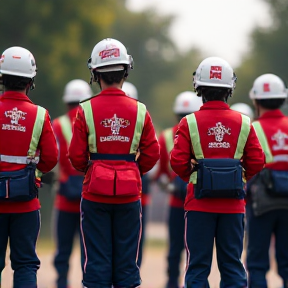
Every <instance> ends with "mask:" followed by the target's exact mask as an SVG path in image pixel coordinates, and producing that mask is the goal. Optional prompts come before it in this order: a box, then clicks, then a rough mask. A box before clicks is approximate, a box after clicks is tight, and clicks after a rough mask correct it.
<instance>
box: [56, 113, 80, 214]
mask: <svg viewBox="0 0 288 288" xmlns="http://www.w3.org/2000/svg"><path fill="white" fill-rule="evenodd" d="M76 112H77V108H74V109H72V110H70V111H69V112H68V113H67V116H68V117H69V118H70V122H71V127H72V125H73V122H74V120H75V117H76ZM53 129H54V132H55V135H56V138H57V142H58V147H59V174H60V175H59V181H60V182H66V181H67V180H68V177H69V176H71V175H83V172H79V171H77V170H75V168H74V167H73V166H72V165H71V162H70V161H69V158H68V144H67V141H66V139H65V137H64V135H63V132H62V128H61V125H60V123H59V118H56V119H55V120H54V121H53ZM54 207H55V208H57V209H58V210H61V211H66V212H75V213H76V212H79V211H80V200H79V201H78V200H76V201H69V200H68V199H67V198H66V197H65V196H63V195H60V194H58V193H57V194H56V198H55V202H54Z"/></svg>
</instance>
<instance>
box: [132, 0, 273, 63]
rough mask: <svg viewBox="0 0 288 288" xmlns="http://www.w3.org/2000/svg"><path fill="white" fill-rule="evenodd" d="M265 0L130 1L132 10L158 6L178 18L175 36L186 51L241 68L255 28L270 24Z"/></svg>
mask: <svg viewBox="0 0 288 288" xmlns="http://www.w3.org/2000/svg"><path fill="white" fill-rule="evenodd" d="M263 2H264V1H263V0H262V1H261V0H128V1H127V5H128V8H129V9H131V10H133V11H141V10H143V9H145V8H147V7H155V9H156V11H157V12H158V13H159V14H160V15H161V14H164V15H166V14H172V15H176V19H175V21H174V22H173V25H172V27H171V37H172V39H173V40H174V41H175V43H176V44H177V46H178V48H179V49H180V50H182V51H185V50H187V49H189V48H190V47H193V46H197V47H199V48H200V49H201V50H202V51H203V52H204V53H205V56H218V57H222V58H224V59H225V60H227V61H228V62H229V63H230V64H231V65H232V66H234V67H235V66H237V65H238V64H239V62H240V60H241V56H242V55H243V53H244V52H245V51H247V50H248V49H249V33H250V32H251V31H252V29H253V27H255V25H260V26H264V27H265V26H268V25H270V23H271V22H270V17H269V10H268V7H267V6H266V5H265V4H264V3H263Z"/></svg>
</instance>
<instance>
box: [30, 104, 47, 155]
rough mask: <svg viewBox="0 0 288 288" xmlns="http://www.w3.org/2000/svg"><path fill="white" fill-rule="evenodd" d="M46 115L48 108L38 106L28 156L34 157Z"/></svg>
mask: <svg viewBox="0 0 288 288" xmlns="http://www.w3.org/2000/svg"><path fill="white" fill-rule="evenodd" d="M45 115H46V109H44V108H43V107H41V106H38V107H37V115H36V120H35V123H34V127H33V132H32V137H31V142H30V146H29V150H28V157H30V158H34V157H35V154H36V151H37V147H38V143H39V140H40V137H41V133H42V129H43V125H44V121H45Z"/></svg>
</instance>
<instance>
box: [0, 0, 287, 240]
mask: <svg viewBox="0 0 288 288" xmlns="http://www.w3.org/2000/svg"><path fill="white" fill-rule="evenodd" d="M263 1H265V2H267V3H268V4H269V5H270V8H271V9H270V11H271V17H272V20H273V21H271V23H272V25H271V26H270V27H267V28H259V27H255V29H254V31H253V32H252V34H251V37H250V45H249V46H250V47H249V49H248V52H247V53H246V55H244V56H243V59H242V60H243V61H242V62H241V64H240V65H239V67H234V68H235V71H236V74H237V77H238V81H237V88H236V90H235V94H234V97H233V98H232V99H230V104H232V103H235V102H246V103H248V104H250V105H251V101H250V100H249V98H248V93H249V90H250V88H251V87H252V83H253V81H254V79H255V78H256V77H258V76H259V75H261V74H263V73H274V74H277V75H278V76H280V77H281V78H282V79H283V80H284V81H285V82H286V81H287V80H288V69H287V67H288V57H287V52H288V41H287V40H286V33H287V31H288V29H287V28H288V1H286V0H263ZM173 20H174V19H173V16H165V17H163V16H159V15H157V14H156V13H155V12H154V11H153V10H146V11H143V12H137V13H136V12H131V11H129V10H128V9H127V8H126V6H125V0H117V1H115V0H105V1H100V0H94V1H90V0H81V1H76V0H61V1H59V0H49V1H48V0H45V1H39V0H25V1H19V0H1V9H0V31H1V38H0V39H1V41H0V52H2V51H4V50H5V49H6V48H8V47H10V46H23V47H25V48H27V49H28V50H30V51H31V52H32V53H33V55H34V56H35V58H36V63H37V66H38V74H37V77H36V90H35V91H32V92H31V94H30V97H31V99H32V100H33V101H34V102H35V103H37V104H39V105H42V106H44V107H45V108H47V109H48V110H49V112H50V115H51V117H52V119H53V118H55V117H57V116H59V115H61V114H63V113H64V112H65V106H64V104H63V102H62V95H63V90H64V87H65V85H66V83H67V82H68V81H70V80H72V79H75V78H80V79H84V80H86V81H87V82H89V80H90V74H89V70H88V68H87V65H86V63H87V59H88V58H89V57H90V54H91V51H92V49H93V47H94V45H95V44H96V43H97V42H98V41H100V40H102V39H103V38H106V37H112V38H115V39H117V40H119V41H121V42H123V44H124V45H125V46H126V47H127V49H128V53H129V54H131V55H132V56H133V58H134V62H135V69H134V70H132V72H131V74H130V76H129V78H128V81H130V82H132V83H133V84H134V85H135V86H136V87H137V89H138V93H139V95H140V96H139V98H140V100H141V101H142V102H144V103H145V104H146V105H147V107H148V109H149V111H150V113H151V115H152V118H153V122H154V124H155V127H156V129H157V131H158V132H160V131H161V130H162V129H163V128H166V127H169V126H171V125H174V124H175V123H176V119H175V117H174V115H173V113H172V107H173V102H174V99H175V97H176V96H177V95H178V94H179V93H180V92H183V91H185V90H192V73H193V72H194V71H195V69H196V68H197V66H198V64H199V63H200V61H201V60H202V59H203V58H204V56H203V54H202V52H201V47H198V48H191V50H190V51H188V52H185V53H180V52H179V51H178V49H177V47H176V45H175V43H174V41H173V39H171V38H170V37H169V33H168V32H169V28H170V27H171V24H172V23H173ZM243 21H245V20H243ZM191 33H193V29H192V27H191ZM233 37H237V35H233ZM231 41H233V39H232V38H231ZM93 90H94V92H95V93H98V92H99V90H98V87H97V85H96V84H93ZM47 190H49V189H47ZM47 195H48V196H47ZM41 198H42V204H43V206H45V208H44V207H43V209H42V214H44V216H43V218H42V219H43V221H45V215H46V214H45V213H46V212H45V211H46V210H47V209H48V208H47V207H50V208H51V205H52V204H51V203H52V198H53V197H51V195H49V194H48V193H41ZM44 203H46V204H44ZM47 213H48V212H47ZM47 217H48V216H47ZM48 218H49V217H48ZM48 218H47V219H48ZM49 219H50V218H49ZM49 219H48V220H49ZM48 220H47V221H48ZM44 226H45V225H44ZM48 227H49V225H48ZM42 231H43V230H42ZM42 233H44V234H45V233H46V232H45V231H44V232H42ZM47 233H48V232H47Z"/></svg>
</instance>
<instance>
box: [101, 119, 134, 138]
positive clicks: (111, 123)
mask: <svg viewBox="0 0 288 288" xmlns="http://www.w3.org/2000/svg"><path fill="white" fill-rule="evenodd" d="M101 124H102V125H103V126H104V127H105V128H107V127H110V128H111V132H112V135H119V131H120V128H126V127H127V126H129V125H130V121H129V120H125V119H124V118H118V117H117V115H116V114H114V116H113V117H112V118H110V119H105V120H103V121H101Z"/></svg>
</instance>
